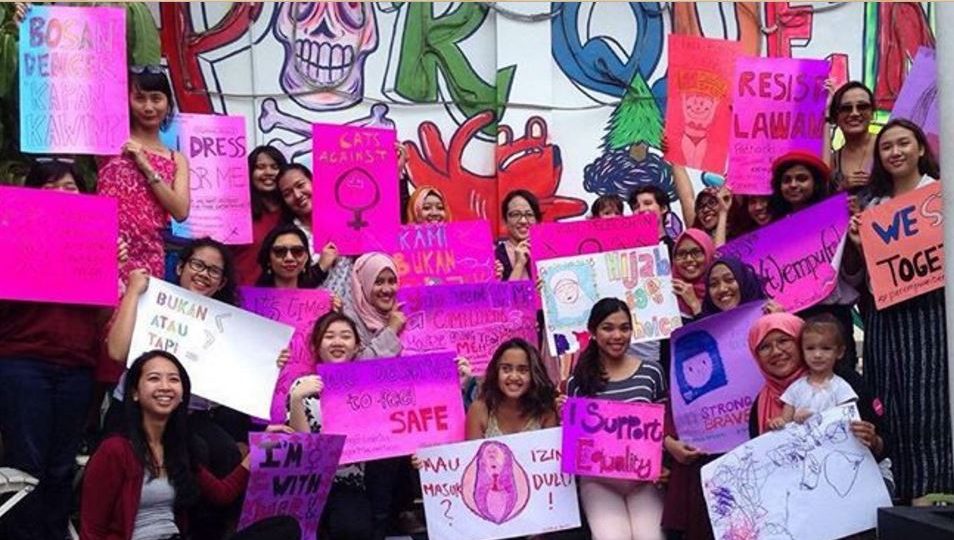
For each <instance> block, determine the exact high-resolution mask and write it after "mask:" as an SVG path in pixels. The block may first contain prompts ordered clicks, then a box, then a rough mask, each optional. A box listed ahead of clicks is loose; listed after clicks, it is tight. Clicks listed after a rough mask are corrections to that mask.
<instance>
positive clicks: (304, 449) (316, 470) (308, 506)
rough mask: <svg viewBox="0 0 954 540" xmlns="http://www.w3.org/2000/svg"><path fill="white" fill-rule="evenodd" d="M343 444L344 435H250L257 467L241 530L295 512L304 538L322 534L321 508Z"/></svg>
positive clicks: (244, 504)
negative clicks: (320, 528) (264, 520)
mask: <svg viewBox="0 0 954 540" xmlns="http://www.w3.org/2000/svg"><path fill="white" fill-rule="evenodd" d="M343 447H344V437H342V436H340V435H326V434H321V435H319V434H317V433H250V434H249V453H250V454H251V466H252V468H251V476H249V480H248V488H247V490H246V492H245V502H244V503H243V504H242V516H241V518H239V524H238V529H239V530H241V529H244V528H245V527H248V526H249V525H252V524H253V523H255V522H256V521H261V520H263V519H266V518H270V517H275V516H290V517H293V518H295V520H297V521H298V526H299V527H300V528H301V538H318V536H317V534H318V523H319V521H320V520H321V511H322V510H323V509H324V507H325V502H327V500H328V492H329V491H330V490H331V482H332V480H334V477H335V470H337V468H338V458H339V457H341V449H342V448H343Z"/></svg>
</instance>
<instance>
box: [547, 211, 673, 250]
mask: <svg viewBox="0 0 954 540" xmlns="http://www.w3.org/2000/svg"><path fill="white" fill-rule="evenodd" d="M530 243H531V244H532V245H533V258H534V260H537V261H544V260H548V259H557V258H559V257H572V256H574V255H589V254H591V253H600V252H603V251H616V250H618V249H629V248H636V247H644V246H654V245H656V244H658V243H659V217H658V216H656V215H655V214H650V213H648V212H642V213H639V214H636V215H633V216H627V217H616V218H602V219H584V220H580V221H557V222H552V223H537V224H536V225H532V226H531V227H530Z"/></svg>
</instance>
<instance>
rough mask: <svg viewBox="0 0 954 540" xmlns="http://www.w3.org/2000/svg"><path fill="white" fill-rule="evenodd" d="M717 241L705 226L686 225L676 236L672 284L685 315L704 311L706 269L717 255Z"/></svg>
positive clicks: (686, 316)
mask: <svg viewBox="0 0 954 540" xmlns="http://www.w3.org/2000/svg"><path fill="white" fill-rule="evenodd" d="M715 251H716V248H715V244H714V243H713V242H712V238H711V237H710V236H709V234H708V233H707V232H705V231H704V230H702V229H686V231H685V232H683V233H682V234H680V235H679V238H677V239H676V244H675V247H674V248H673V256H672V262H673V265H672V274H673V280H672V287H673V290H674V291H675V293H676V298H677V299H678V300H679V311H680V312H681V313H682V316H683V317H684V318H689V319H692V318H695V317H696V316H697V315H699V313H700V312H701V311H702V300H703V298H705V294H706V281H705V277H706V269H707V268H708V267H709V264H710V263H711V262H712V258H713V257H715Z"/></svg>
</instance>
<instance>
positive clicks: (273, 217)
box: [232, 146, 288, 285]
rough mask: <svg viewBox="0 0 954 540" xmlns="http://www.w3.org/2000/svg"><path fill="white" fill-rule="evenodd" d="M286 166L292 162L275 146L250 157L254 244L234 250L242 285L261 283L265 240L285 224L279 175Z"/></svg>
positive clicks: (257, 151)
mask: <svg viewBox="0 0 954 540" xmlns="http://www.w3.org/2000/svg"><path fill="white" fill-rule="evenodd" d="M286 166H288V161H287V160H286V159H285V156H283V155H282V153H281V152H279V151H278V149H277V148H275V147H274V146H259V147H256V148H255V149H254V150H252V151H251V152H250V153H249V154H248V173H249V183H248V187H249V190H250V191H251V198H250V199H249V200H250V201H251V204H252V243H251V244H249V245H246V246H234V247H233V248H232V253H234V254H235V266H236V268H237V270H238V280H239V283H240V284H241V285H252V284H254V283H255V281H256V280H257V279H258V277H259V275H260V274H261V269H260V268H259V267H258V260H257V257H258V252H259V250H260V249H261V247H262V240H263V239H264V238H265V236H266V235H267V234H268V232H269V231H271V230H272V229H274V228H275V226H277V225H278V224H279V223H280V222H281V217H282V196H281V193H279V192H278V173H279V171H281V170H282V169H284V168H285V167H286Z"/></svg>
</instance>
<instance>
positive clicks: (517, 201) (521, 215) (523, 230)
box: [504, 196, 537, 242]
mask: <svg viewBox="0 0 954 540" xmlns="http://www.w3.org/2000/svg"><path fill="white" fill-rule="evenodd" d="M504 218H505V219H506V220H507V233H508V234H509V235H510V239H511V240H512V241H514V242H523V241H524V240H526V239H527V238H529V237H530V226H531V225H533V224H535V223H536V222H537V217H536V215H534V213H533V208H531V207H530V203H528V202H527V200H526V199H524V198H523V197H520V196H517V197H514V198H513V199H511V200H510V204H508V205H507V215H506V216H504Z"/></svg>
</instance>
